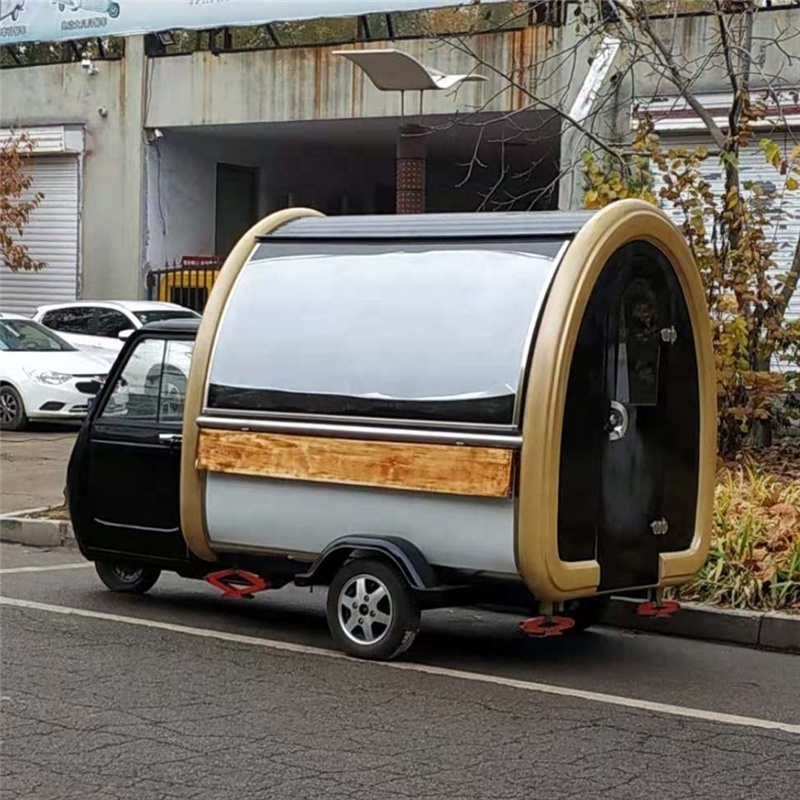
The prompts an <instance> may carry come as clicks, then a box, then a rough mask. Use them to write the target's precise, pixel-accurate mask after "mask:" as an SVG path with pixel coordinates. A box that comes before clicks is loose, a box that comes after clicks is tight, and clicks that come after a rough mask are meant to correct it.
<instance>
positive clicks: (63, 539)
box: [0, 508, 75, 547]
mask: <svg viewBox="0 0 800 800" xmlns="http://www.w3.org/2000/svg"><path fill="white" fill-rule="evenodd" d="M46 510H47V509H46V508H28V509H25V510H24V511H13V512H11V513H10V514H3V515H2V516H0V541H2V542H11V543H13V544H25V545H28V546H30V547H62V546H64V545H73V544H74V543H75V534H74V532H73V530H72V523H71V522H68V521H67V520H57V519H31V518H30V517H26V516H24V515H25V514H32V513H34V512H39V511H46Z"/></svg>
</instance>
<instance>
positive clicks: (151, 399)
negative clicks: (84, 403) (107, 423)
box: [100, 339, 167, 423]
mask: <svg viewBox="0 0 800 800" xmlns="http://www.w3.org/2000/svg"><path fill="white" fill-rule="evenodd" d="M166 344H167V343H166V341H165V340H164V339H144V340H143V341H141V342H139V344H137V345H136V347H135V348H134V350H133V352H132V353H131V354H130V357H129V358H128V361H127V362H126V364H125V368H124V369H123V370H122V374H121V375H120V376H119V377H118V378H117V382H116V383H115V384H114V389H113V390H112V392H111V394H110V395H109V397H108V400H107V401H106V404H105V407H104V408H103V411H102V413H101V414H100V419H107V418H113V419H115V420H119V419H125V420H127V421H130V422H150V423H154V422H158V399H159V398H158V396H159V389H160V385H161V369H162V365H163V363H164V351H165V349H166Z"/></svg>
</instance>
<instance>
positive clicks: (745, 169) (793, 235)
mask: <svg viewBox="0 0 800 800" xmlns="http://www.w3.org/2000/svg"><path fill="white" fill-rule="evenodd" d="M770 138H773V139H774V140H775V141H776V142H777V143H778V144H779V145H780V146H781V148H782V149H784V150H786V149H788V150H790V149H791V147H792V144H794V139H793V138H792V137H791V136H789V135H785V136H783V135H773V136H772V137H770ZM754 139H755V140H757V139H758V137H757V136H756V137H754ZM662 144H663V146H664V149H668V148H670V147H695V146H696V145H703V146H706V147H710V146H711V142H710V139H709V138H708V137H705V138H704V137H702V136H686V135H684V136H678V135H669V134H662ZM739 171H740V174H741V178H742V183H747V182H748V181H752V182H753V183H759V182H761V183H764V184H769V183H770V182H773V183H777V182H778V181H780V180H781V176H780V175H778V174H777V172H776V170H774V169H773V168H772V167H771V166H769V165H768V164H766V163H765V160H764V154H763V152H762V151H761V150H760V149H759V148H758V147H757V146H755V145H751V146H750V147H748V148H746V149H745V150H742V151H741V153H740V156H739ZM703 172H704V176H705V178H706V180H707V181H708V182H709V183H710V184H711V186H712V190H713V192H714V195H715V196H716V197H721V196H722V194H723V191H724V185H725V183H724V181H725V176H724V171H723V168H722V165H721V164H720V163H719V161H718V160H717V159H715V158H713V157H712V158H709V159H708V161H706V162H705V165H704V169H703ZM777 188H778V189H780V185H778V186H777ZM665 210H666V211H667V212H668V213H674V212H672V210H671V209H670V208H668V207H667V208H665ZM773 218H774V224H773V226H772V227H771V230H770V235H771V236H772V237H774V241H775V244H776V245H777V250H776V252H775V255H774V259H775V263H776V269H775V274H781V273H785V272H788V270H789V268H790V267H791V265H792V260H793V259H794V255H795V252H796V250H797V246H798V241H800V192H787V193H786V194H785V196H784V198H783V209H782V213H778V211H777V210H776V212H775V214H774V215H773ZM675 220H676V222H678V223H680V220H679V219H678V217H677V215H675ZM786 315H787V317H788V318H790V319H798V318H800V287H799V288H798V291H796V292H795V293H794V297H793V298H792V300H791V302H790V303H789V307H788V309H787V312H786Z"/></svg>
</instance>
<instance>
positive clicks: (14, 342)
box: [0, 319, 77, 353]
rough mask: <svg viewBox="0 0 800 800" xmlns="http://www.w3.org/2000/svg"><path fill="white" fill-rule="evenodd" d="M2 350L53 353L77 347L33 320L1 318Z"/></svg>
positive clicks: (0, 337)
mask: <svg viewBox="0 0 800 800" xmlns="http://www.w3.org/2000/svg"><path fill="white" fill-rule="evenodd" d="M0 350H9V351H26V352H31V351H36V352H50V353H53V352H64V351H68V350H77V348H76V347H73V346H72V345H71V344H69V343H67V342H65V341H64V340H63V339H62V338H61V337H60V336H56V334H54V333H53V332H52V331H51V330H48V329H47V328H45V327H44V325H40V324H39V323H38V322H34V321H33V320H29V319H0Z"/></svg>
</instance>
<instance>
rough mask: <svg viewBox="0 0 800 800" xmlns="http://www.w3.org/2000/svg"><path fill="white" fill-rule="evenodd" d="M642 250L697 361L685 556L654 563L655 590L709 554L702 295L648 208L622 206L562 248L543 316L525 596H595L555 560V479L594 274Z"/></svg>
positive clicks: (591, 576)
mask: <svg viewBox="0 0 800 800" xmlns="http://www.w3.org/2000/svg"><path fill="white" fill-rule="evenodd" d="M634 241H646V242H649V243H650V244H652V245H654V246H655V247H657V248H658V249H659V250H660V251H661V252H662V253H663V254H664V255H665V256H666V257H667V259H668V260H669V261H670V263H671V264H672V267H673V269H674V270H675V273H676V275H677V277H678V280H679V282H680V286H681V288H682V290H683V294H684V297H685V300H686V305H687V307H688V310H689V317H690V320H691V324H692V330H693V334H694V341H695V351H696V356H697V372H698V375H697V378H698V389H699V400H700V442H699V454H698V455H699V470H698V487H697V490H698V491H697V510H696V513H695V531H694V536H693V539H692V542H691V545H690V546H689V548H688V549H687V550H683V551H676V552H670V553H662V554H661V556H660V561H659V585H660V586H666V585H670V584H677V583H682V582H684V581H686V580H688V579H689V578H690V577H691V576H692V575H694V573H695V572H697V570H698V569H699V568H700V567H701V566H702V564H703V562H704V561H705V558H706V555H707V554H708V548H709V543H710V537H711V523H712V512H713V502H714V480H715V471H716V380H715V375H714V354H713V350H712V344H711V327H710V324H709V317H708V309H707V307H706V302H705V293H704V291H703V285H702V283H701V280H700V275H699V272H698V270H697V266H696V264H695V261H694V258H693V257H692V254H691V252H690V250H689V247H688V246H687V244H686V242H685V240H684V238H683V236H682V234H681V233H680V231H679V230H678V229H677V228H676V227H675V226H674V225H673V224H672V222H671V221H670V220H669V218H668V217H667V216H666V215H665V214H664V213H663V212H661V211H659V210H658V209H657V208H655V207H654V206H652V205H650V204H649V203H646V202H644V201H641V200H622V201H619V202H616V203H613V204H612V205H610V206H607V207H606V208H604V209H603V210H601V211H599V212H598V213H597V214H596V215H595V216H594V217H592V219H591V220H590V221H589V222H588V223H587V224H586V225H585V226H584V227H583V228H582V229H581V230H580V232H579V233H578V235H577V236H576V237H575V239H574V240H573V241H572V243H571V244H570V246H569V248H568V249H567V251H566V253H565V254H564V258H563V259H562V261H561V264H560V266H559V269H558V272H557V274H556V276H555V278H554V280H553V285H552V287H551V289H550V294H549V296H548V298H547V302H546V304H545V307H544V309H543V311H542V316H541V319H540V323H539V333H538V335H537V337H536V341H535V343H534V350H533V358H532V361H531V367H530V373H529V378H528V389H527V395H526V397H525V405H524V419H523V427H522V452H521V454H520V478H519V487H520V488H519V511H518V523H517V524H518V529H517V564H518V568H519V572H520V575H521V576H522V578H523V580H524V581H525V583H526V585H527V586H528V588H529V589H530V591H531V592H533V594H534V595H535V596H536V597H538V598H539V599H541V600H545V601H555V602H558V601H562V600H567V599H570V598H574V597H582V596H587V595H591V594H594V593H595V592H596V591H597V588H598V586H599V584H600V565H599V564H598V562H597V561H595V560H590V561H562V560H561V558H560V557H559V554H558V478H559V466H560V457H561V432H562V427H563V422H564V406H565V401H566V396H567V382H568V379H569V371H570V366H571V364H572V357H573V353H574V350H575V343H576V341H577V338H578V332H579V330H580V326H581V322H582V320H583V315H584V312H585V311H586V307H587V304H588V302H589V298H590V296H591V294H592V291H593V290H594V287H595V284H596V283H597V280H598V278H599V277H600V273H601V272H602V270H603V268H604V267H605V266H606V264H607V263H608V261H609V259H610V258H611V256H612V255H613V254H614V253H615V252H616V251H617V250H619V248H621V247H623V246H624V245H626V244H628V243H630V242H634Z"/></svg>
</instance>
